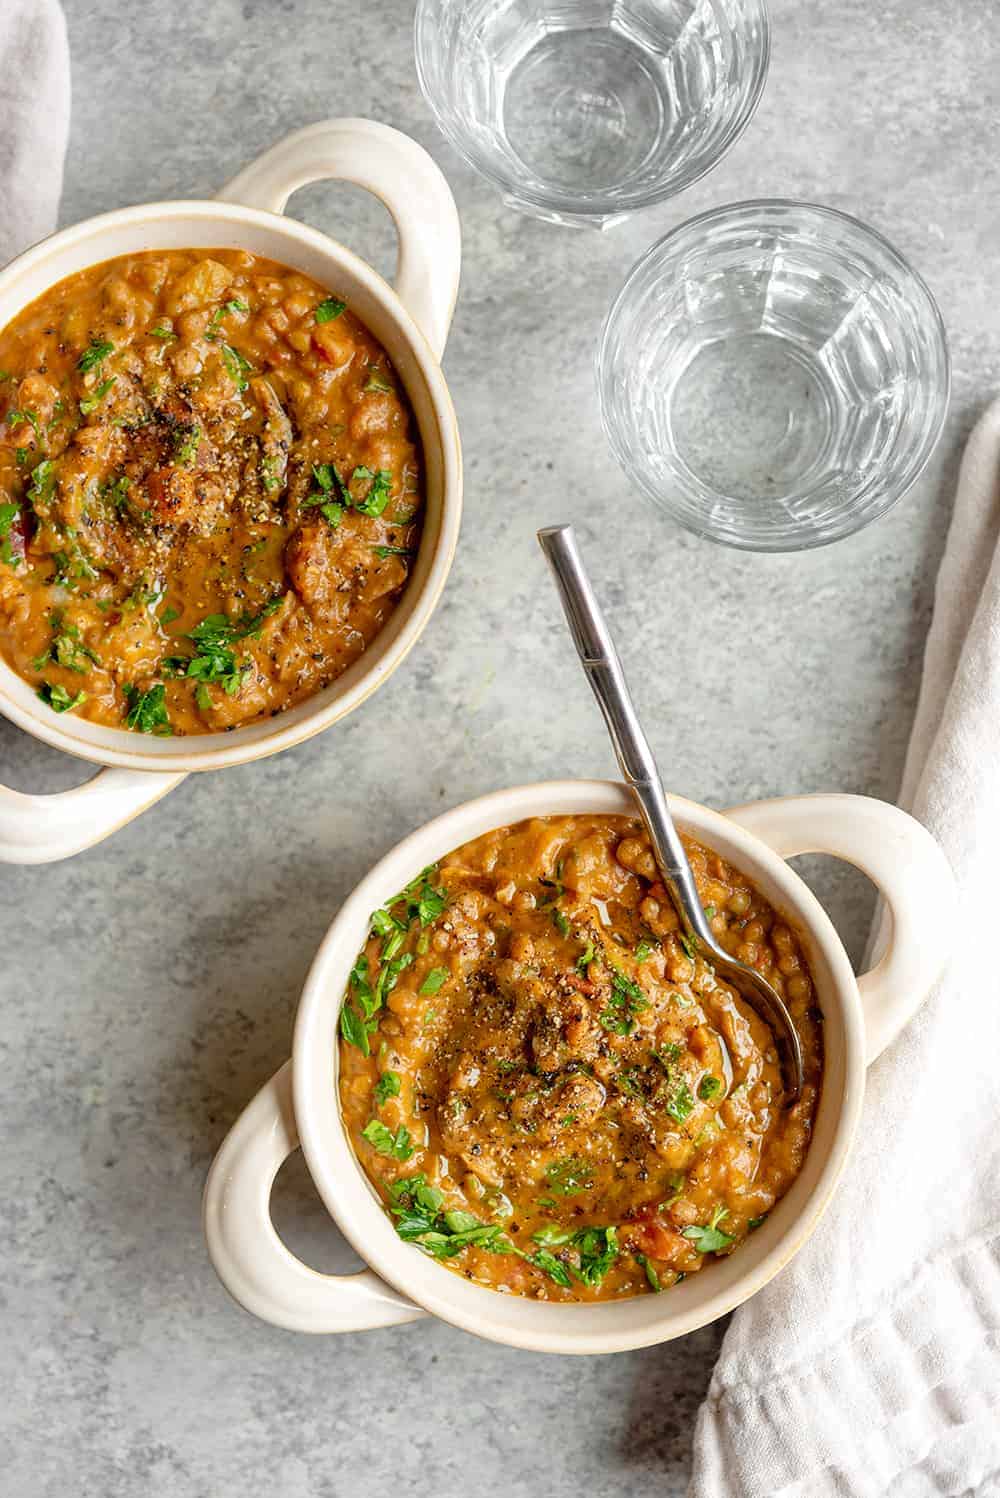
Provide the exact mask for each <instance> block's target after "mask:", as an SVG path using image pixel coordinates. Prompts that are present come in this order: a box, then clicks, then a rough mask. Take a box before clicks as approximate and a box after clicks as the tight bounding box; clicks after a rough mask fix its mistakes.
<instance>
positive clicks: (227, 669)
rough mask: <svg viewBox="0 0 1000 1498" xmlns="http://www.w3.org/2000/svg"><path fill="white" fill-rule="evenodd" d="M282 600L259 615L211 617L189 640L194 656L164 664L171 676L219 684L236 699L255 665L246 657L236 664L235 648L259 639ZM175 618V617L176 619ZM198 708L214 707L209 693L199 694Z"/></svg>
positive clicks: (173, 657) (176, 657) (172, 658)
mask: <svg viewBox="0 0 1000 1498" xmlns="http://www.w3.org/2000/svg"><path fill="white" fill-rule="evenodd" d="M281 604H282V599H281V598H272V599H271V602H270V603H269V604H267V605H266V606H265V607H264V608H263V609H261V611H260V613H259V614H254V615H248V614H244V615H243V617H242V618H240V619H230V618H229V617H228V615H226V614H208V615H206V617H205V618H204V619H203V620H202V621H201V623H200V624H198V625H196V626H195V628H194V629H192V630H191V631H190V632H189V633H188V636H187V638H188V639H189V640H193V641H194V645H195V653H194V655H189V656H188V655H171V656H167V658H166V659H165V660H164V661H163V662H162V667H163V670H164V672H165V673H166V674H167V675H169V676H186V677H187V678H188V680H189V681H195V682H198V683H199V685H200V686H206V685H207V683H209V682H218V684H219V685H220V686H221V687H222V689H223V690H224V691H225V693H226V695H227V696H229V697H235V696H236V695H237V693H238V692H239V690H240V688H241V687H242V686H243V684H244V682H246V681H247V679H248V678H249V676H250V675H251V673H252V671H253V663H252V661H250V660H249V658H248V657H246V656H244V658H243V659H242V660H241V661H239V662H238V661H237V659H236V653H235V651H234V649H233V647H234V646H235V645H236V644H237V643H238V642H239V641H240V640H246V639H257V638H258V636H259V635H260V631H261V626H262V625H263V623H264V620H265V619H267V618H268V617H269V616H270V615H271V614H273V613H274V612H275V611H276V610H277V609H279V608H280V607H281ZM174 617H175V618H176V615H175V616H174ZM197 701H198V706H199V707H201V708H205V707H210V706H211V697H210V696H208V695H207V693H206V692H202V691H199V693H198V694H197Z"/></svg>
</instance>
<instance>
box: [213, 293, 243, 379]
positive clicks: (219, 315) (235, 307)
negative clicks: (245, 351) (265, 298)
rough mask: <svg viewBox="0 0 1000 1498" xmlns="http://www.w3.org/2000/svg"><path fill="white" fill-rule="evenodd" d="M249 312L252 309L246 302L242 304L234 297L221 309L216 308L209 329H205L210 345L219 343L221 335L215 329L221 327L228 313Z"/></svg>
mask: <svg viewBox="0 0 1000 1498" xmlns="http://www.w3.org/2000/svg"><path fill="white" fill-rule="evenodd" d="M249 311H250V308H249V307H248V306H247V304H246V302H241V301H239V300H238V299H237V298H236V297H234V298H233V300H232V301H231V302H223V304H222V306H221V307H216V309H215V311H214V312H213V313H212V316H211V317H210V318H209V322H208V327H207V328H206V329H205V337H206V338H207V339H208V341H209V343H215V342H216V341H217V339H218V336H219V335H218V333H215V332H213V329H214V328H217V327H218V326H219V324H220V322H221V321H222V319H223V318H224V317H225V316H226V314H227V313H229V312H249ZM248 368H249V366H248Z"/></svg>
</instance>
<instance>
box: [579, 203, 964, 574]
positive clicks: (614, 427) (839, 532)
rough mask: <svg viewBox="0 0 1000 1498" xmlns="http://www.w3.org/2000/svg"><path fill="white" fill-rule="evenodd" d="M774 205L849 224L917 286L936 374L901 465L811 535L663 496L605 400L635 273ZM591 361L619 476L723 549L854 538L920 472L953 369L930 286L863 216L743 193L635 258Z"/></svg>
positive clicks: (941, 418)
mask: <svg viewBox="0 0 1000 1498" xmlns="http://www.w3.org/2000/svg"><path fill="white" fill-rule="evenodd" d="M776 210H777V211H786V210H788V211H793V212H797V213H803V214H812V215H815V216H816V217H819V218H825V219H828V220H832V221H834V222H837V223H840V224H846V225H848V226H849V227H850V228H852V229H854V230H857V231H859V232H860V236H861V238H862V240H867V241H868V242H869V243H871V244H872V245H873V246H875V247H876V248H877V249H878V250H879V251H880V252H882V253H883V254H884V255H885V256H886V258H887V259H888V261H889V263H890V265H891V266H892V267H893V268H895V269H896V270H897V271H898V272H901V273H902V274H903V276H904V277H906V278H907V279H908V280H909V281H910V283H911V284H912V286H913V287H914V288H915V289H916V291H917V293H918V297H919V299H920V301H921V302H922V303H923V307H924V310H925V311H926V312H927V313H928V314H929V323H930V326H931V328H932V330H933V342H934V344H935V347H936V352H937V354H938V358H939V368H938V370H937V371H936V376H937V377H936V380H935V387H934V389H933V391H932V392H931V399H930V403H929V405H930V409H929V412H928V416H927V419H926V421H925V423H924V424H923V430H922V431H921V433H920V437H919V441H918V443H917V444H916V445H915V446H914V449H913V451H912V453H911V454H910V455H909V457H908V460H907V461H906V462H905V464H904V465H903V466H902V467H901V469H900V471H899V473H898V474H895V475H893V476H892V478H891V481H889V482H886V478H885V473H884V469H883V470H882V471H881V472H880V473H878V474H876V475H875V476H873V479H872V483H871V486H870V492H869V494H868V496H867V497H866V496H865V495H864V492H863V491H862V494H861V495H858V496H856V497H855V499H854V500H852V502H851V503H850V504H848V505H846V506H845V507H844V508H843V509H842V510H841V511H840V513H839V514H838V516H837V517H836V519H835V521H833V522H832V523H830V524H829V525H824V526H823V527H822V529H821V530H820V531H818V532H817V531H815V530H811V529H810V523H809V522H807V521H803V522H799V521H795V520H789V521H788V522H787V523H786V524H785V525H784V526H781V527H769V528H768V529H767V530H765V531H763V532H757V533H754V531H753V528H752V527H748V528H747V530H746V531H743V532H741V531H740V530H738V529H733V528H732V527H730V526H722V525H719V524H718V523H713V522H712V520H711V519H710V518H706V517H705V516H703V515H702V514H700V513H699V511H698V510H697V508H696V505H695V503H693V502H692V501H691V500H690V499H689V498H687V497H686V496H685V502H684V503H683V504H678V503H676V502H671V501H670V500H668V499H665V498H664V496H663V494H662V492H661V491H660V489H659V488H658V487H657V486H656V485H654V484H653V483H652V482H650V480H649V479H648V477H647V474H646V473H645V471H644V470H643V468H642V467H641V466H639V465H636V464H634V463H633V462H632V460H631V445H630V444H629V443H628V442H627V441H625V440H624V438H625V431H624V428H623V427H622V425H621V423H620V421H619V419H618V417H617V415H616V414H614V412H613V410H612V404H611V401H610V400H609V398H608V395H607V393H606V386H607V384H608V375H609V371H610V368H611V362H610V353H609V343H610V340H611V337H612V335H613V333H614V330H615V326H616V322H617V320H618V317H619V314H620V312H621V310H622V307H623V306H624V305H625V304H626V302H627V299H628V296H629V295H630V293H631V292H632V290H633V288H634V286H635V283H636V282H637V281H638V280H639V279H640V277H641V274H642V271H643V270H644V269H645V268H646V267H647V266H648V265H649V264H650V262H651V261H653V260H654V258H655V257H656V256H657V255H658V254H659V253H660V252H661V251H662V250H663V249H664V248H665V247H666V246H667V245H669V244H670V242H671V241H674V240H678V239H681V238H682V237H683V236H686V235H688V234H689V232H690V231H691V230H696V231H697V230H701V229H704V228H706V227H708V226H710V225H711V224H713V223H719V222H720V221H723V222H724V221H726V220H738V219H740V218H745V219H748V220H750V221H752V216H753V214H754V213H755V212H757V213H764V212H765V211H767V212H774V211H776ZM594 363H595V374H596V378H597V395H598V405H599V408H600V413H601V425H602V427H603V429H604V435H605V437H606V439H607V441H608V444H609V446H610V447H611V451H612V453H613V454H614V457H615V459H616V460H617V462H618V464H619V466H620V467H621V469H622V470H623V472H624V473H625V475H626V477H627V478H628V479H629V480H630V482H632V483H633V484H635V486H636V487H637V488H638V489H639V491H640V492H641V493H642V494H643V496H644V497H645V498H646V499H648V500H649V501H650V502H651V503H652V504H653V505H655V507H656V509H657V510H659V511H660V512H661V513H663V514H665V515H667V516H669V517H670V518H671V519H673V520H675V521H676V522H677V524H678V525H680V526H683V528H684V529H685V530H687V531H690V532H692V533H693V534H695V535H698V536H701V537H703V538H704V539H705V540H708V541H713V542H715V543H717V544H718V545H724V546H729V547H731V548H733V549H735V550H739V551H755V552H768V553H782V552H794V551H809V550H814V549H817V548H819V547H821V546H829V545H832V544H833V542H834V541H842V540H844V539H845V538H846V537H847V536H851V535H854V534H856V533H857V532H858V531H860V530H863V529H864V528H865V527H866V526H868V525H871V524H872V523H873V522H874V521H876V520H880V519H881V518H882V517H883V516H884V515H887V514H888V513H889V511H890V510H891V509H893V508H894V507H895V506H896V505H897V504H898V503H899V502H900V500H902V499H903V498H904V497H905V496H906V495H907V494H908V493H909V491H910V490H911V489H912V488H913V486H914V484H915V483H916V482H917V481H918V479H919V478H920V476H921V474H922V473H923V472H924V470H925V469H926V467H927V465H928V463H929V462H930V460H931V457H932V456H933V454H934V451H935V449H936V447H937V445H938V442H939V441H940V438H941V433H942V431H943V429H944V424H945V421H946V420H947V416H948V410H949V406H950V404H951V388H952V367H951V350H950V348H949V346H948V336H947V329H946V327H945V322H944V318H943V316H942V314H941V309H940V307H939V306H938V302H937V298H936V297H935V295H934V293H933V292H932V291H931V289H930V286H929V285H928V283H927V281H926V280H925V279H924V277H923V276H922V275H921V273H920V272H919V271H918V270H917V269H916V268H915V267H914V266H913V265H912V264H911V263H910V261H909V260H908V259H907V258H906V256H905V255H903V254H902V253H901V252H900V251H899V250H898V249H897V248H896V246H895V245H894V244H893V243H892V242H891V241H890V240H889V239H887V238H886V237H885V235H884V234H883V233H882V232H881V231H880V230H879V229H875V228H873V227H872V225H871V224H869V223H866V222H865V220H864V219H861V218H858V217H857V216H856V215H855V214H852V213H848V212H846V211H845V210H844V209H841V208H834V207H832V206H831V205H829V204H826V203H814V202H811V201H809V200H806V199H800V198H747V199H743V200H741V201H740V202H736V203H723V204H720V205H718V206H717V207H715V208H708V209H706V210H704V211H703V212H702V213H698V214H695V215H693V216H692V217H691V218H688V219H685V220H683V222H682V223H680V224H677V225H675V226H674V228H672V229H670V230H668V231H667V233H666V234H664V235H662V236H661V238H660V239H658V240H657V241H656V242H655V243H654V244H652V245H650V247H649V248H648V249H647V250H645V251H644V252H643V253H642V255H640V256H639V258H638V260H636V262H635V264H634V265H633V266H632V268H631V269H630V270H629V272H628V274H627V275H626V277H625V279H624V281H623V283H622V285H621V286H620V287H619V289H618V291H617V292H616V294H615V296H614V299H613V300H612V303H611V306H610V307H609V309H608V311H607V313H606V314H605V318H604V322H603V325H602V327H601V333H600V337H599V339H598V343H597V350H596V354H595V361H594ZM692 477H693V478H695V479H696V480H697V475H694V474H692ZM698 482H701V481H698ZM702 487H703V488H704V489H705V490H706V494H708V495H712V494H713V493H714V495H715V496H716V497H717V498H726V499H733V498H734V496H731V495H724V494H723V492H722V491H721V490H716V491H713V490H712V489H711V488H710V486H708V485H705V484H704V483H702ZM682 492H683V491H682Z"/></svg>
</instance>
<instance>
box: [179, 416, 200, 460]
mask: <svg viewBox="0 0 1000 1498" xmlns="http://www.w3.org/2000/svg"><path fill="white" fill-rule="evenodd" d="M200 446H201V427H200V426H195V425H192V424H190V423H188V424H186V425H185V426H179V427H178V428H177V430H176V431H175V432H174V462H175V463H176V464H177V466H178V468H190V466H191V464H192V463H193V462H194V460H195V458H196V457H197V456H198V448H199V447H200Z"/></svg>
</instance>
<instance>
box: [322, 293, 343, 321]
mask: <svg viewBox="0 0 1000 1498" xmlns="http://www.w3.org/2000/svg"><path fill="white" fill-rule="evenodd" d="M346 307H347V303H346V302H341V301H339V300H338V298H337V297H335V296H328V297H326V298H325V300H324V301H322V302H320V304H319V306H318V307H317V308H316V321H317V322H318V323H324V322H332V321H333V319H334V318H335V317H339V316H340V314H341V313H342V312H343V311H345V310H346Z"/></svg>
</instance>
